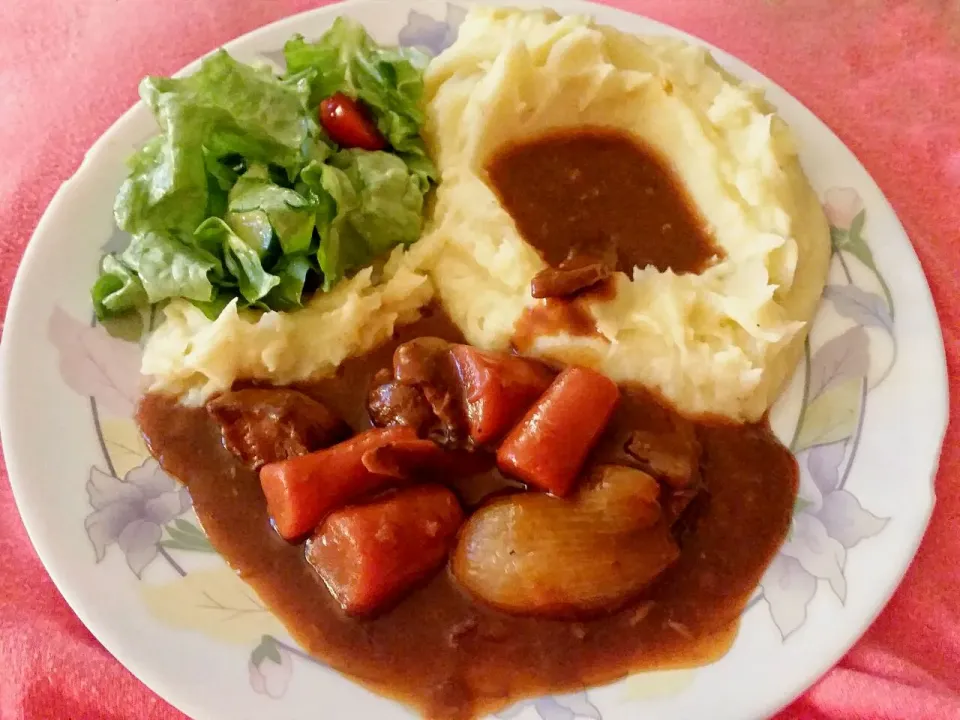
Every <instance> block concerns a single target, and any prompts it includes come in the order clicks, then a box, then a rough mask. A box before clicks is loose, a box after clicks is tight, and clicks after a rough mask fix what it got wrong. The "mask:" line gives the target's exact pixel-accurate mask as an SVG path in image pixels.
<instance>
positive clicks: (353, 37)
mask: <svg viewBox="0 0 960 720" xmlns="http://www.w3.org/2000/svg"><path fill="white" fill-rule="evenodd" d="M283 53H284V58H285V60H286V63H287V74H288V77H291V78H294V77H295V78H298V79H301V80H305V81H307V82H308V83H309V86H310V104H311V106H312V107H315V106H317V105H319V103H320V101H321V100H323V99H324V98H326V97H329V96H330V95H333V94H334V93H337V92H342V93H344V94H346V95H349V96H350V97H352V98H354V99H358V98H359V99H360V100H362V101H363V102H364V103H365V104H366V105H367V107H368V108H369V109H370V110H371V111H372V112H373V116H374V118H375V119H376V122H377V128H378V129H379V130H380V132H381V133H382V134H383V136H384V137H385V138H387V141H388V142H389V143H390V146H391V147H392V148H393V150H394V151H395V152H397V153H398V154H400V155H401V156H404V157H406V156H409V157H410V158H411V160H412V161H415V164H416V168H415V171H416V172H417V174H418V175H422V179H423V180H424V181H428V180H435V179H436V170H435V169H434V167H433V163H432V162H430V160H429V158H428V156H427V151H426V147H425V146H424V144H423V140H422V138H421V137H420V128H421V126H422V125H423V122H424V115H423V110H422V109H421V102H422V99H423V71H424V69H425V68H426V66H427V63H428V62H429V57H428V56H427V55H426V54H424V53H423V52H421V51H420V50H416V49H414V48H386V47H380V46H379V45H378V44H377V43H376V42H374V41H373V39H372V38H371V37H370V36H369V35H368V34H367V31H366V30H365V29H364V28H363V26H362V25H360V24H359V23H357V22H356V21H354V20H350V19H348V18H344V17H340V18H337V20H336V21H334V23H333V25H332V26H331V28H330V29H329V30H328V31H327V32H326V33H324V34H323V35H322V36H321V37H320V38H319V39H318V40H317V41H316V42H312V43H311V42H307V41H306V40H305V39H304V38H303V36H301V35H295V36H294V37H292V38H291V39H290V40H288V41H287V43H286V44H285V45H284V48H283Z"/></svg>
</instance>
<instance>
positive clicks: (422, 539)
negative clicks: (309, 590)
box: [306, 485, 463, 615]
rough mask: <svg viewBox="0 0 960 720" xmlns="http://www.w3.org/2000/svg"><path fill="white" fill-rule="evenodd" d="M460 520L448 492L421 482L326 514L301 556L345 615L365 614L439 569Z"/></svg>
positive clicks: (396, 596)
mask: <svg viewBox="0 0 960 720" xmlns="http://www.w3.org/2000/svg"><path fill="white" fill-rule="evenodd" d="M462 522H463V511H462V510H461V509H460V505H459V503H458V502H457V498H456V496H454V494H453V493H452V492H450V491H449V490H448V489H446V488H445V487H442V486H440V485H421V486H419V487H415V488H410V489H407V490H400V491H398V492H396V493H393V494H391V495H389V496H387V497H385V498H382V499H380V500H376V501H374V502H371V503H369V504H366V505H354V506H351V507H346V508H343V509H341V510H337V511H336V512H333V513H331V514H330V515H328V516H327V519H326V520H324V521H323V524H322V525H321V526H320V527H319V528H317V531H316V533H314V535H313V536H312V537H311V538H310V539H309V540H308V541H307V546H306V558H307V561H308V562H309V563H310V564H311V565H312V566H313V567H314V569H315V570H316V571H317V572H318V573H319V574H320V577H321V578H323V582H324V583H325V584H326V586H327V588H328V589H329V590H330V594H331V595H333V597H334V598H336V600H337V602H339V603H340V606H341V607H342V608H343V609H344V610H345V611H346V612H347V613H348V614H349V615H369V614H371V613H373V612H376V611H378V610H382V609H384V607H385V606H386V605H387V604H388V603H391V602H393V601H395V600H398V599H399V598H400V596H401V595H402V594H403V593H404V592H406V591H407V590H409V589H410V588H411V587H412V586H413V585H415V584H416V583H417V582H419V581H420V580H422V579H424V578H425V577H426V576H427V575H429V574H430V573H432V572H433V571H435V570H436V569H437V568H439V567H440V565H442V564H443V562H444V560H445V559H446V557H447V553H448V552H449V551H450V548H451V547H452V545H453V541H454V537H455V535H456V533H457V530H458V528H459V527H460V525H461V523H462Z"/></svg>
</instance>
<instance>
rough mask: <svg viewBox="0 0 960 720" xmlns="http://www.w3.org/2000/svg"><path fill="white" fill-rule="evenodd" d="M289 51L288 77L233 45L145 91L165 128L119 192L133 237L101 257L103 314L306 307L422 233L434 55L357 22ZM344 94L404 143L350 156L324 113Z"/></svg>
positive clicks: (97, 300)
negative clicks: (243, 58) (428, 86)
mask: <svg viewBox="0 0 960 720" xmlns="http://www.w3.org/2000/svg"><path fill="white" fill-rule="evenodd" d="M285 53H286V55H287V60H288V66H289V67H288V71H287V73H286V74H285V75H284V76H282V77H277V76H276V75H274V74H273V73H272V72H271V71H270V70H269V69H267V68H255V67H251V66H248V65H245V64H243V63H240V62H237V61H236V60H234V59H233V58H232V57H230V55H228V54H227V53H226V52H225V51H223V50H219V51H217V52H215V53H212V54H211V55H209V56H208V57H207V58H205V59H204V61H203V62H202V63H201V66H200V68H199V69H198V70H197V72H195V73H194V74H193V75H190V76H188V77H183V78H164V77H148V78H146V79H144V80H143V82H142V83H141V84H140V95H141V97H142V99H143V101H144V102H145V103H146V104H147V105H148V107H149V108H150V110H151V111H152V112H153V114H154V117H155V118H156V121H157V124H158V126H159V129H160V134H159V135H158V136H157V137H155V138H153V139H151V140H150V141H148V142H147V143H145V144H144V145H143V146H142V147H141V148H140V149H139V150H138V151H137V152H136V153H135V154H134V155H133V156H132V157H131V158H130V160H129V163H128V164H129V168H130V169H129V175H128V177H127V178H126V180H125V181H124V182H123V184H122V186H121V187H120V190H119V192H118V193H117V197H116V200H115V203H114V214H115V218H116V222H117V225H118V226H119V227H120V228H121V229H123V230H125V231H127V232H129V233H130V234H131V236H132V238H131V241H130V244H129V246H128V247H127V249H126V250H124V251H123V252H122V253H119V254H113V255H108V256H106V257H104V258H103V260H102V263H101V267H100V274H99V276H98V279H97V281H96V282H95V283H94V285H93V287H92V288H91V299H92V301H93V306H94V310H95V311H96V314H97V317H98V318H100V319H101V320H105V319H108V318H116V317H118V316H121V315H123V314H124V313H128V312H130V311H135V310H138V309H140V308H142V307H144V306H147V305H150V304H153V303H160V302H164V301H166V300H169V299H172V298H183V299H186V300H189V301H191V302H193V303H194V304H195V305H196V306H197V307H199V308H201V309H202V310H203V311H204V312H205V313H206V314H207V315H208V316H209V317H211V318H215V317H216V316H217V315H218V314H219V313H220V311H221V310H222V309H223V308H224V307H225V306H226V305H227V304H228V303H229V302H230V301H232V300H234V299H236V300H237V301H238V304H239V305H240V306H241V307H250V308H255V309H272V310H282V311H289V310H295V309H297V308H299V307H302V305H303V303H304V301H305V299H306V298H307V297H308V296H309V294H310V293H311V292H313V291H315V290H317V289H322V290H329V289H330V288H331V287H333V285H335V284H336V283H337V282H338V281H339V280H340V279H342V278H344V277H345V276H347V275H348V274H349V273H351V272H353V271H356V270H357V269H359V268H362V267H364V266H367V265H369V264H370V263H371V262H373V260H374V259H375V258H376V257H377V256H379V255H382V254H383V253H385V252H387V251H389V250H390V249H391V248H393V247H394V246H395V245H397V244H408V243H411V242H413V241H415V240H416V239H417V238H418V237H419V234H420V230H421V226H422V215H423V204H424V195H425V194H426V193H427V192H428V191H429V189H430V187H431V185H432V183H433V182H434V181H435V176H436V172H435V169H434V166H433V163H432V162H431V160H430V158H429V157H428V156H427V154H426V150H425V147H424V144H423V141H422V139H421V138H420V128H421V126H422V124H423V111H422V110H421V107H420V103H421V100H422V94H423V78H422V75H423V68H424V67H425V64H426V61H427V58H426V56H425V55H423V54H422V53H420V52H419V51H415V50H407V49H392V48H382V47H380V46H379V45H377V43H375V42H374V41H373V40H372V39H371V38H370V36H369V35H368V34H367V33H366V31H365V30H364V29H363V28H362V27H361V26H360V25H357V24H356V23H355V22H353V21H350V20H343V19H341V20H338V21H337V22H335V23H334V25H333V27H332V28H331V29H330V31H329V32H327V33H326V34H325V35H324V36H323V37H321V38H320V40H318V41H317V42H315V43H308V42H306V41H305V40H304V39H303V38H302V37H299V36H297V37H294V38H293V39H291V41H290V42H289V43H288V44H287V47H286V48H285ZM338 91H339V92H345V93H347V94H349V95H351V96H352V97H357V98H360V99H361V100H362V101H363V102H364V103H365V104H366V105H367V106H368V107H369V108H370V110H371V112H372V113H373V116H374V117H375V118H376V122H377V126H378V128H379V129H380V131H381V132H382V133H383V134H384V135H385V136H386V137H387V139H388V140H389V142H390V145H391V150H390V152H367V151H363V150H340V151H337V148H336V146H335V145H334V144H333V143H332V142H331V141H330V140H329V138H328V137H327V136H326V134H325V133H324V131H323V129H322V128H321V127H320V126H319V124H318V122H317V120H316V113H317V105H318V103H319V101H320V99H322V98H323V97H326V96H327V95H330V94H332V93H334V92H338Z"/></svg>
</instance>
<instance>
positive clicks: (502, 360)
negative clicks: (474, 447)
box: [450, 345, 554, 445]
mask: <svg viewBox="0 0 960 720" xmlns="http://www.w3.org/2000/svg"><path fill="white" fill-rule="evenodd" d="M450 352H451V353H452V355H453V359H454V362H455V363H456V365H457V372H458V373H459V375H460V382H461V383H462V385H463V401H464V406H465V409H466V416H467V424H468V426H469V429H470V438H471V439H472V440H473V441H474V442H475V443H477V444H478V445H482V444H485V443H490V442H494V441H496V440H499V439H500V438H501V437H503V436H504V434H505V433H506V432H507V430H509V429H510V428H511V427H513V425H514V424H515V423H516V422H517V420H519V419H520V418H521V417H522V416H523V413H525V412H526V411H527V410H528V409H529V407H530V405H532V404H533V402H534V401H535V400H536V399H537V398H538V397H540V396H541V395H542V394H543V392H544V390H546V389H547V388H548V387H549V386H550V383H551V382H552V381H553V377H554V373H553V371H552V370H551V369H550V368H549V367H547V366H546V365H544V364H543V363H542V362H539V361H538V360H531V359H528V358H522V357H517V356H516V355H507V354H506V353H492V352H484V351H482V350H477V349H476V348H474V347H470V346H469V345H454V346H453V347H452V348H451V351H450Z"/></svg>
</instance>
